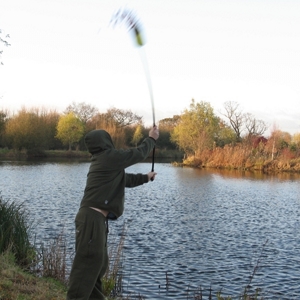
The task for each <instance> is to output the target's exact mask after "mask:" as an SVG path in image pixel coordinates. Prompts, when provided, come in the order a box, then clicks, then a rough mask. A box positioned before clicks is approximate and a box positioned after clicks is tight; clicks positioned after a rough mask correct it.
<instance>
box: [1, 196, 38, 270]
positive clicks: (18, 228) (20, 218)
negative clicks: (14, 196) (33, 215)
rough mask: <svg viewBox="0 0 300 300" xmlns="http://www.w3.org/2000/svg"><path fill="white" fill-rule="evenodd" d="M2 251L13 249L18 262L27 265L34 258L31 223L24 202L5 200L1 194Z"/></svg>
mask: <svg viewBox="0 0 300 300" xmlns="http://www.w3.org/2000/svg"><path fill="white" fill-rule="evenodd" d="M0 220H1V221H0V253H4V252H5V251H8V250H9V251H11V252H12V253H13V254H14V256H15V259H16V262H17V263H18V264H19V265H21V266H27V265H29V264H30V263H31V261H32V259H33V258H34V254H35V251H34V248H33V247H32V245H31V244H30V232H31V228H30V225H29V224H30V223H29V217H28V214H27V213H26V212H25V210H24V209H23V205H22V204H15V203H14V202H9V201H4V200H3V198H2V196H1V195H0Z"/></svg>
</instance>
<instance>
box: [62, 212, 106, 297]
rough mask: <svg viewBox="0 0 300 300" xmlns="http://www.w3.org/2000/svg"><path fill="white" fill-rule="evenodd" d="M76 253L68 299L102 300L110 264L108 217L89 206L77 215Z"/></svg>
mask: <svg viewBox="0 0 300 300" xmlns="http://www.w3.org/2000/svg"><path fill="white" fill-rule="evenodd" d="M75 225H76V245H75V248H76V254H75V258H74V261H73V265H72V269H71V273H70V278H69V288H68V293H67V300H96V299H97V300H103V299H105V297H104V295H103V292H102V282H101V279H102V277H103V276H104V274H105V271H106V269H107V267H108V254H107V232H108V224H107V219H106V218H105V217H104V216H103V215H102V214H101V213H100V212H97V211H95V210H93V209H91V208H89V207H83V208H80V210H79V211H78V213H77V215H76V218H75Z"/></svg>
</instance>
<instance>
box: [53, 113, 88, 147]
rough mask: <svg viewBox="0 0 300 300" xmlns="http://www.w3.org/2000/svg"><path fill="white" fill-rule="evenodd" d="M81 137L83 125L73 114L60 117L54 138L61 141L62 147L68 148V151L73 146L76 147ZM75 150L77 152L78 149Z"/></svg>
mask: <svg viewBox="0 0 300 300" xmlns="http://www.w3.org/2000/svg"><path fill="white" fill-rule="evenodd" d="M83 135H84V124H83V123H82V122H81V121H80V120H79V118H78V117H76V116H75V114H74V113H73V112H70V113H68V114H66V115H62V116H61V117H60V118H59V121H58V124H57V134H56V137H57V138H58V139H59V140H61V142H62V143H63V144H64V145H67V146H69V151H70V150H72V146H73V145H74V144H77V145H78V143H79V141H80V139H81V138H82V137H83ZM76 150H78V147H76Z"/></svg>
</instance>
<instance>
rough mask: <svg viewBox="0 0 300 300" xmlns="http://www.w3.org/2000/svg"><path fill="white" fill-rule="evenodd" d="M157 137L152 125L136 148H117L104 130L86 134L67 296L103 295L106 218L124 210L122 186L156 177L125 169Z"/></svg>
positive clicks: (70, 299) (89, 299)
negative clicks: (88, 159)
mask: <svg viewBox="0 0 300 300" xmlns="http://www.w3.org/2000/svg"><path fill="white" fill-rule="evenodd" d="M158 137H159V131H158V129H157V127H156V126H154V127H153V128H152V129H151V130H150V131H149V137H147V138H146V139H144V141H143V142H142V143H141V145H139V146H138V147H137V148H131V149H126V150H123V149H121V150H117V149H115V147H114V145H113V142H112V139H111V137H110V135H109V134H108V133H107V132H106V131H105V130H93V131H91V132H89V133H88V134H87V135H86V136H85V144H86V147H87V149H88V151H89V152H90V153H91V154H92V158H91V165H90V168H89V172H88V175H87V182H86V187H85V190H84V195H83V198H82V201H81V204H80V209H79V211H78V213H77V215H76V218H75V225H76V245H75V249H76V254H75V258H74V261H73V266H72V269H71V273H70V278H69V289H68V293H67V300H75V299H76V300H96V299H97V300H102V299H105V297H104V295H103V292H102V282H101V280H102V277H103V276H104V274H105V271H106V269H107V266H108V253H107V233H108V219H111V220H116V219H117V218H118V217H120V216H121V215H122V214H123V211H124V193H125V187H135V186H138V185H142V184H144V183H147V182H149V181H150V179H152V180H153V179H154V178H155V175H156V173H155V172H149V173H148V174H129V173H126V172H125V169H126V168H127V167H129V166H131V165H134V164H136V163H138V162H141V161H143V160H145V159H146V158H147V157H148V156H149V154H150V152H151V151H152V149H153V148H154V146H155V143H156V140H157V139H158Z"/></svg>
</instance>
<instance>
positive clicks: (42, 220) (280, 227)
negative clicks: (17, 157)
mask: <svg viewBox="0 0 300 300" xmlns="http://www.w3.org/2000/svg"><path fill="white" fill-rule="evenodd" d="M88 168H89V163H87V162H12V161H1V162H0V178H1V180H0V191H1V194H2V197H3V199H4V200H10V201H15V202H17V203H24V206H25V207H26V209H27V210H28V211H29V212H30V218H31V219H32V222H33V224H34V228H35V233H36V235H37V237H36V240H37V243H40V242H42V241H44V240H45V239H47V238H49V237H53V236H56V235H57V234H59V233H60V232H61V231H62V230H64V232H65V233H66V235H67V237H68V245H69V247H68V251H69V253H70V254H71V253H73V252H74V218H75V215H76V213H77V210H78V206H79V203H80V200H81V197H82V195H83V189H84V186H85V180H86V174H87V172H88ZM150 168H151V165H150V164H149V163H141V164H138V165H135V166H133V167H131V168H129V169H128V170H127V171H128V172H134V173H136V172H142V173H147V172H148V171H149V170H150ZM155 168H156V171H157V172H158V175H157V177H156V180H155V181H154V182H150V183H148V184H145V185H143V186H140V187H137V188H134V189H127V190H126V205H125V212H124V215H123V216H122V217H121V218H119V219H118V220H117V221H112V222H110V225H109V227H110V235H109V240H110V241H111V242H113V241H114V240H116V239H117V238H118V237H119V236H120V235H121V234H122V230H123V227H124V226H125V229H126V238H125V246H124V253H123V256H124V260H123V273H124V276H123V285H124V293H125V294H132V295H142V296H143V297H145V298H146V299H192V297H193V296H195V295H197V292H199V290H200V287H201V289H202V292H203V295H204V297H205V298H203V299H208V295H209V289H210V287H211V289H212V291H213V292H212V293H213V295H216V293H217V291H220V290H221V291H222V295H224V296H227V295H231V296H235V297H238V296H239V295H240V294H241V293H242V292H243V288H244V287H245V286H246V285H247V284H248V282H249V277H250V275H251V274H252V273H253V270H254V268H255V266H258V269H257V271H256V274H255V276H254V279H253V280H252V282H251V287H252V289H255V288H262V289H263V292H262V295H264V297H265V298H264V299H289V300H291V299H300V233H299V232H300V176H299V175H292V174H279V175H263V174H253V173H241V172H236V171H231V172H228V171H227V172H226V171H216V170H198V169H191V168H176V167H173V166H171V165H170V164H164V163H159V164H156V166H155Z"/></svg>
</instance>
